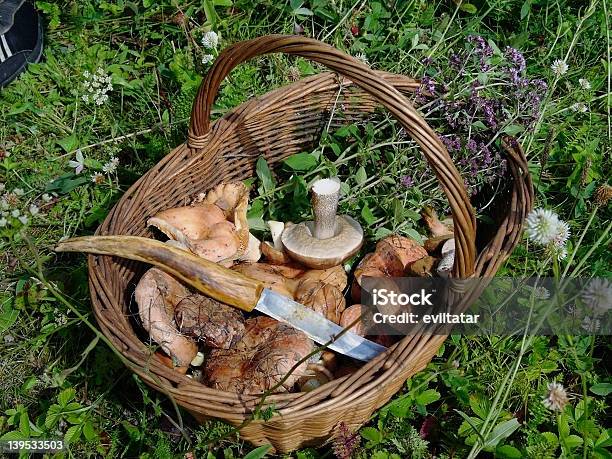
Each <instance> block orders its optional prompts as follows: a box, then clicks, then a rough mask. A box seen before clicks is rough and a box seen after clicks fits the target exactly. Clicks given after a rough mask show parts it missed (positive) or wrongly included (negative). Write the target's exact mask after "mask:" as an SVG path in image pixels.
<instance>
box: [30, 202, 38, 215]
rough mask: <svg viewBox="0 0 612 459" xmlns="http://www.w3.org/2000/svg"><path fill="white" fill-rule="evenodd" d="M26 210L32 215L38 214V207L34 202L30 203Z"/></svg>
mask: <svg viewBox="0 0 612 459" xmlns="http://www.w3.org/2000/svg"><path fill="white" fill-rule="evenodd" d="M28 211H29V212H30V215H32V216H34V215H38V213H39V212H40V209H39V208H38V206H37V205H36V204H32V205H31V206H30V208H29V209H28Z"/></svg>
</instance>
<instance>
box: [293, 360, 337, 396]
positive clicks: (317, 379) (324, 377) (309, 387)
mask: <svg viewBox="0 0 612 459" xmlns="http://www.w3.org/2000/svg"><path fill="white" fill-rule="evenodd" d="M307 371H308V373H309V374H308V375H307V376H302V377H301V378H300V379H298V387H299V388H300V391H302V392H310V391H313V390H315V389H317V388H319V387H321V386H322V385H323V384H326V383H328V382H330V381H331V380H332V379H334V375H333V373H332V372H331V371H329V370H328V369H327V368H326V367H325V366H324V365H323V364H320V363H309V364H308V367H307Z"/></svg>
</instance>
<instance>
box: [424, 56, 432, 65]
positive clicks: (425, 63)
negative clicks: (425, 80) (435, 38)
mask: <svg viewBox="0 0 612 459" xmlns="http://www.w3.org/2000/svg"><path fill="white" fill-rule="evenodd" d="M431 64H433V59H432V58H431V57H429V56H425V57H424V58H423V65H424V66H428V65H431Z"/></svg>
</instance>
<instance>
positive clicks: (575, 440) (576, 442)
mask: <svg viewBox="0 0 612 459" xmlns="http://www.w3.org/2000/svg"><path fill="white" fill-rule="evenodd" d="M563 443H565V446H567V447H568V448H569V449H574V448H576V447H577V446H580V445H582V438H581V437H579V436H578V435H568V436H567V437H565V439H564V441H563Z"/></svg>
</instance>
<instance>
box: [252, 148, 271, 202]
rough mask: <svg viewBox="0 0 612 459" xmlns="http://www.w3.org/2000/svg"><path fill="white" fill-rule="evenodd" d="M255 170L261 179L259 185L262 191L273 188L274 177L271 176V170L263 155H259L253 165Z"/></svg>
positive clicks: (268, 190)
mask: <svg viewBox="0 0 612 459" xmlns="http://www.w3.org/2000/svg"><path fill="white" fill-rule="evenodd" d="M255 172H256V173H257V177H259V180H261V186H262V187H263V189H264V192H266V193H268V192H270V191H272V190H273V189H274V179H273V178H272V172H270V168H269V167H268V162H267V161H266V159H265V158H264V157H263V156H260V157H259V159H258V160H257V164H256V165H255Z"/></svg>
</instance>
